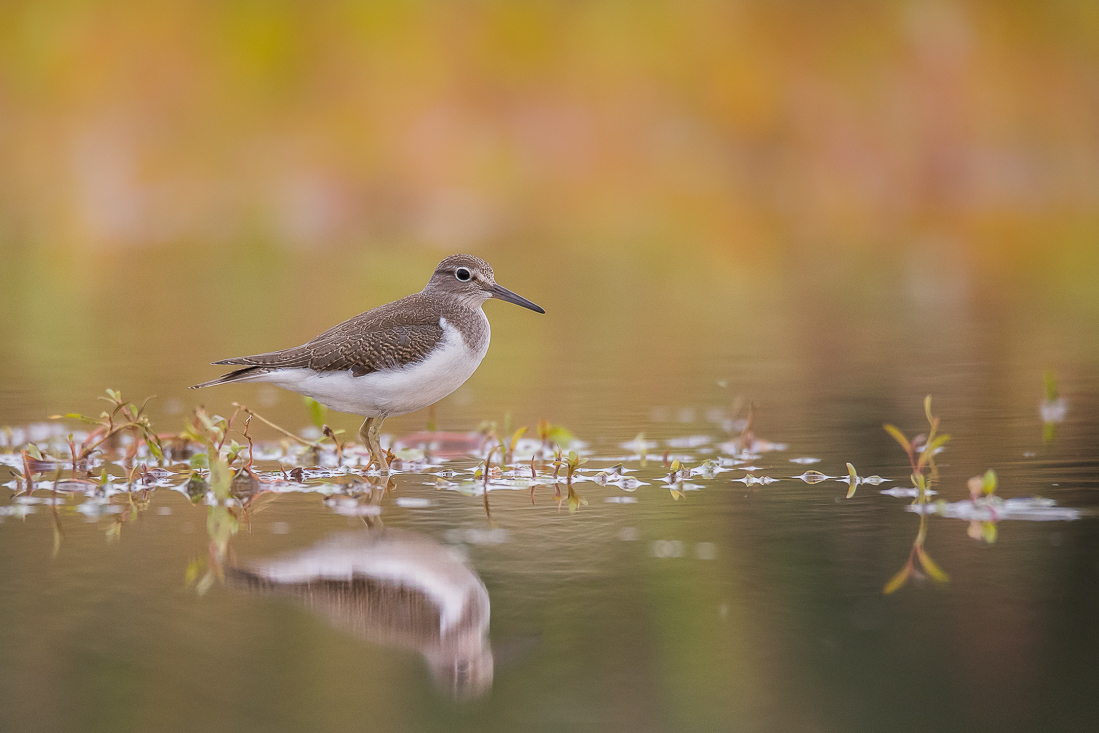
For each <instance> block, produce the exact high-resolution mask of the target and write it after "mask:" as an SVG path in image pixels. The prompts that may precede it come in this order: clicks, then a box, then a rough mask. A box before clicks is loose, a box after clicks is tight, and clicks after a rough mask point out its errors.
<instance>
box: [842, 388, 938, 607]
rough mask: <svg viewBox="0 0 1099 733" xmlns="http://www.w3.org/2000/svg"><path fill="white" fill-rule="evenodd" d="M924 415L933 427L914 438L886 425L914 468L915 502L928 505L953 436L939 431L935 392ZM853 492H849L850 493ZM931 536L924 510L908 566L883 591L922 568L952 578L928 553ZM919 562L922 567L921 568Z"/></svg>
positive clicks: (925, 404) (935, 576)
mask: <svg viewBox="0 0 1099 733" xmlns="http://www.w3.org/2000/svg"><path fill="white" fill-rule="evenodd" d="M923 409H924V415H925V416H926V417H927V422H928V425H929V426H930V430H929V431H928V433H927V435H917V436H916V437H915V438H913V439H912V440H909V439H908V438H907V437H906V436H905V434H904V433H902V432H901V431H900V430H899V429H898V428H896V427H895V426H893V425H888V424H887V425H884V426H883V427H884V428H885V431H886V432H887V433H889V435H891V436H892V437H893V439H894V440H896V441H897V443H898V444H899V445H900V446H901V448H903V449H904V452H905V454H906V455H907V456H908V463H909V467H910V468H911V469H912V474H911V477H910V478H911V480H912V485H913V486H915V488H916V490H917V491H918V494H917V496H916V499H915V501H914V502H913V503H914V504H918V505H924V504H927V503H928V500H929V489H930V487H931V483H932V482H933V481H936V480H938V475H939V474H938V469H937V467H936V466H935V453H936V451H938V450H940V449H941V448H942V447H943V446H944V445H946V443H947V441H949V440H950V436H949V435H946V434H942V435H940V434H938V430H939V418H937V417H935V416H934V415H932V414H931V395H928V396H927V397H926V398H924V401H923ZM847 467H848V471H849V472H850V473H851V492H853V490H854V485H855V481H854V479H855V475H854V468H853V467H852V466H851V464H850V463H849V464H847ZM851 492H849V495H850V493H851ZM926 539H927V514H926V513H921V514H920V526H919V529H918V530H917V532H916V539H915V540H914V541H913V542H912V549H911V550H910V551H909V553H908V561H907V562H905V564H904V567H902V568H901V570H900V572H898V573H897V574H896V575H894V576H893V578H892V579H891V580H890V581H889V582H888V583H886V584H885V587H884V588H883V589H882V592H883V593H885V594H886V595H888V594H890V593H893V592H894V591H896V590H898V589H899V588H901V587H902V586H903V585H904V584H905V583H907V582H908V580H909V578H912V577H922V573H921V572H920V569H921V568H922V570H923V573H926V574H927V575H928V576H929V577H931V579H932V580H935V581H936V582H939V583H945V582H947V581H949V580H950V576H948V575H947V574H946V573H945V572H943V570H942V568H940V567H939V566H938V565H937V564H936V563H935V561H934V560H932V559H931V556H930V555H928V554H927V551H926V550H925V549H924V542H925V540H926ZM917 564H918V565H919V567H918V568H917Z"/></svg>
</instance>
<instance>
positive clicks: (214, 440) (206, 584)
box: [184, 407, 251, 594]
mask: <svg viewBox="0 0 1099 733" xmlns="http://www.w3.org/2000/svg"><path fill="white" fill-rule="evenodd" d="M242 409H243V408H240V407H238V408H237V410H236V411H235V412H234V413H233V415H232V416H231V417H230V418H229V419H228V420H226V419H225V418H224V417H221V416H220V415H213V416H211V415H208V414H207V413H206V410H204V409H202V408H201V407H200V408H198V409H196V410H195V416H194V420H192V421H191V422H190V423H189V424H188V426H187V428H186V429H185V430H184V434H185V435H186V437H187V438H188V439H190V440H193V441H194V442H196V443H201V444H203V445H204V446H205V447H206V454H205V461H202V460H201V459H199V456H200V455H201V454H198V455H196V456H195V457H194V459H192V461H193V463H203V462H204V463H206V465H207V467H208V468H209V472H210V473H209V480H208V481H207V483H206V488H208V489H209V491H210V492H211V493H212V494H213V501H212V502H211V504H210V507H209V509H208V511H207V516H206V531H207V533H208V534H209V535H210V553H209V557H208V558H207V560H206V562H205V563H203V562H202V561H195V562H192V563H191V565H190V566H189V567H188V568H187V575H186V581H187V584H188V585H191V584H194V585H195V589H196V590H197V591H198V593H199V594H203V593H205V592H206V591H208V590H209V589H210V587H211V586H212V585H213V584H214V581H215V580H224V577H225V576H224V567H225V559H226V558H227V557H228V554H229V540H230V539H232V537H233V535H235V534H236V533H237V529H238V528H239V522H238V519H237V515H236V511H235V510H234V507H233V506H232V505H231V503H232V502H231V493H232V486H233V471H232V464H233V463H234V462H236V461H238V460H240V458H241V454H242V453H243V451H244V448H245V446H242V445H240V444H238V443H237V442H236V441H235V440H232V441H229V429H230V428H231V427H232V425H233V421H234V420H236V417H237V415H238V414H239V413H240V412H241V411H242ZM227 441H228V443H229V444H228V445H226V442H227ZM249 442H250V441H249ZM250 452H251V451H249V453H250ZM195 459H199V460H198V461H195ZM250 463H251V460H249V464H250ZM249 471H250V469H249ZM191 481H192V482H196V483H197V482H198V481H201V477H200V476H199V474H198V469H197V468H195V469H194V470H193V471H192V474H191ZM196 498H197V497H196ZM203 568H205V571H206V572H205V573H204V574H203V575H202V577H201V578H199V577H198V574H199V573H200V572H201V571H202V570H203Z"/></svg>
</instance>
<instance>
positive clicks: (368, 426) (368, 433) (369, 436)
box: [359, 417, 389, 473]
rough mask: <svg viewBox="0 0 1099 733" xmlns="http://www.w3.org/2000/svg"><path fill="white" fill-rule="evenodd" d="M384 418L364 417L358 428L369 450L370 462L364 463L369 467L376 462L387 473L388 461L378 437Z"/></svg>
mask: <svg viewBox="0 0 1099 733" xmlns="http://www.w3.org/2000/svg"><path fill="white" fill-rule="evenodd" d="M384 419H385V418H381V417H368V418H366V420H365V421H364V422H363V424H362V427H361V428H359V437H360V438H361V439H362V441H363V444H364V445H365V446H366V449H367V450H368V451H370V463H368V464H366V467H367V468H370V467H371V466H373V465H375V464H376V465H377V466H378V469H379V470H381V472H382V473H389V462H388V461H386V460H385V453H384V452H383V451H382V444H381V441H380V440H379V438H378V435H379V433H380V432H381V428H382V421H383V420H384Z"/></svg>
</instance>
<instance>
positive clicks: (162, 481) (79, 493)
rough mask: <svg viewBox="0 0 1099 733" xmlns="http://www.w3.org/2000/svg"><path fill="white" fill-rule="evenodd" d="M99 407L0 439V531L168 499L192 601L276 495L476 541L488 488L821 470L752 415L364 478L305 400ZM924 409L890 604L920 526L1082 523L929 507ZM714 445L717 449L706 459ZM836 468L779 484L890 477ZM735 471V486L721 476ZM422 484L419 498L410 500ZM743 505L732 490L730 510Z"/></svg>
mask: <svg viewBox="0 0 1099 733" xmlns="http://www.w3.org/2000/svg"><path fill="white" fill-rule="evenodd" d="M1054 394H1055V393H1054ZM103 399H104V401H105V402H106V403H107V408H106V409H105V410H103V412H102V413H101V414H100V415H99V416H97V417H88V416H85V415H79V414H75V413H71V414H69V415H66V416H58V418H59V419H67V420H73V421H79V422H80V423H81V426H80V428H79V429H74V430H72V431H71V432H68V431H67V430H66V429H65V427H64V425H62V424H61V423H57V422H54V423H42V424H36V425H32V426H27V427H23V428H7V429H0V485H3V486H5V487H7V488H8V489H10V490H11V492H12V493H11V495H10V497H9V503H8V504H7V505H5V506H0V522H2V521H9V520H10V521H19V520H24V519H26V518H27V517H29V516H33V515H35V514H48V515H49V518H50V520H51V522H52V526H53V532H54V551H55V552H58V551H60V549H61V548H62V546H63V544H64V541H65V523H66V522H67V521H70V519H69V518H71V517H75V518H78V520H79V521H81V522H99V523H103V525H104V532H105V536H106V539H107V540H108V541H112V542H114V541H118V540H119V539H120V538H121V535H122V533H123V532H125V531H126V530H125V528H126V526H127V525H129V524H130V523H132V522H134V521H136V520H137V518H138V517H139V516H140V515H141V514H142V513H144V512H146V511H148V509H149V507H150V504H151V501H150V496H151V495H152V493H153V492H155V491H157V490H168V491H172V492H176V493H179V494H181V495H183V496H185V497H186V498H187V500H188V501H189V502H190V503H192V504H194V505H196V507H202V508H203V511H204V512H205V513H206V528H207V534H208V536H209V551H208V552H207V553H206V554H205V555H204V556H203V557H200V558H196V559H194V560H193V561H192V562H191V563H190V565H189V566H188V568H187V572H186V582H187V583H188V585H190V586H191V587H193V588H194V589H195V590H196V591H197V592H199V593H205V592H206V591H207V590H209V588H211V587H212V586H213V585H214V584H215V583H218V582H221V581H223V580H224V579H225V577H226V575H225V573H226V570H225V568H226V567H228V565H230V564H231V552H230V550H229V546H230V543H231V541H232V538H233V537H234V536H235V535H237V534H238V533H239V532H240V531H241V530H244V531H251V526H252V516H253V514H254V513H255V512H256V511H259V510H260V509H262V508H264V507H266V506H267V505H268V504H269V503H270V502H272V501H276V500H277V499H278V498H279V497H280V496H282V495H287V494H310V495H316V496H317V498H318V504H319V505H320V506H322V507H324V508H325V510H327V511H329V512H331V513H332V514H335V515H338V516H341V517H346V518H348V519H350V520H353V521H355V522H362V523H363V524H364V525H366V526H367V527H376V526H381V525H382V517H383V515H384V514H385V512H386V511H388V510H389V509H390V508H391V507H396V508H399V509H401V510H405V511H424V510H429V509H430V510H433V511H434V510H437V509H436V508H437V507H438V506H439V505H441V504H443V503H444V502H443V500H442V499H441V498H434V497H435V496H436V495H435V494H434V493H433V492H434V491H443V492H450V493H452V494H454V495H456V496H460V497H476V498H477V499H478V500H479V502H481V503H483V506H484V511H485V516H486V519H487V523H488V529H487V530H484V531H485V532H490V533H495V534H490V535H485V537H486V538H487V537H492V538H495V539H493V540H491V542H502V541H504V540H503V539H501V538H505V537H506V534H501V533H502V532H503V530H502V529H501V528H499V527H496V526H495V524H494V522H493V518H492V512H491V508H490V503H489V501H490V500H489V497H490V494H491V493H492V492H494V491H523V492H529V496H530V501H531V503H532V504H535V505H538V504H539V503H541V504H542V506H546V505H547V504H548V505H549V508H551V509H552V508H553V507H554V506H556V509H557V510H559V511H563V510H564V509H565V508H566V507H567V509H568V512H569V514H576V513H578V512H580V511H581V510H582V509H583V508H584V507H585V506H588V499H587V498H585V497H584V496H581V495H580V493H578V491H577V487H578V486H580V485H582V484H584V483H585V482H587V483H590V484H591V485H592V491H595V492H597V493H596V495H595V497H594V501H596V502H598V504H599V505H600V506H603V507H605V508H603V509H593V510H591V511H604V512H606V511H618V510H617V509H615V508H614V507H615V505H627V504H635V503H639V502H641V501H643V500H644V501H649V500H652V499H654V498H655V497H656V496H657V494H655V493H650V492H645V491H642V489H644V488H645V487H649V486H653V487H654V488H657V487H660V488H666V489H667V490H668V492H669V493H668V496H670V498H671V499H672V500H674V501H679V500H680V499H683V498H684V497H685V496H686V493H687V492H691V491H721V490H726V491H728V490H729V489H730V488H732V486H733V485H734V484H737V483H739V484H742V485H743V486H745V487H748V488H751V489H762V488H763V487H767V486H770V485H773V484H776V483H779V482H780V481H782V478H779V477H776V476H773V475H769V474H771V473H773V472H774V471H775V470H776V469H778V470H781V466H782V465H788V464H789V463H793V464H799V465H812V464H816V463H821V462H822V461H821V460H820V459H817V458H811V457H805V456H803V457H800V458H792V459H791V458H787V459H785V460H783V461H782V462H781V463H777V462H776V461H775V460H768V458H769V454H770V453H772V452H778V451H780V450H783V449H785V448H786V446H785V445H783V444H780V443H773V442H770V441H762V440H760V439H758V438H756V437H755V436H754V434H753V431H752V426H753V424H754V422H755V416H756V412H755V409H754V407H752V408H749V410H748V417H747V419H746V420H744V421H743V422H742V423H741V424H739V428H740V435H739V436H738V437H737V438H734V439H733V440H726V441H725V442H724V443H720V441H721V440H722V438H721V437H720V435H702V434H698V433H696V432H689V433H687V434H686V435H683V436H680V437H671V438H666V439H662V440H661V441H660V442H659V443H658V442H656V441H652V440H647V439H646V436H645V434H644V433H639V434H638V435H637V436H636V437H635V438H634V439H633V440H632V441H629V442H626V443H621V444H618V445H619V447H621V448H623V449H625V450H626V451H628V453H629V454H628V455H625V456H613V455H606V454H602V455H600V454H598V453H597V452H595V451H593V450H592V449H591V448H590V447H589V446H588V445H587V444H585V443H584V442H583V441H580V440H579V439H577V438H576V436H575V435H573V433H572V432H571V431H569V430H567V429H566V428H564V427H562V426H560V425H555V424H552V423H550V422H549V421H547V420H541V421H540V422H539V423H538V426H537V428H536V429H535V430H534V431H533V433H534V434H533V435H532V434H531V431H530V430H528V429H527V428H526V427H524V426H514V425H512V422H511V418H510V416H505V418H504V420H503V421H502V422H501V423H496V422H486V423H483V424H482V425H481V427H480V429H478V430H477V431H471V432H467V433H453V432H443V431H438V430H430V431H419V432H414V433H412V434H409V435H404V436H399V437H394V438H392V439H390V440H387V441H386V443H385V445H386V450H387V458H388V459H389V461H390V468H391V473H389V474H388V475H382V474H381V473H380V472H379V471H377V470H376V469H374V468H372V467H371V466H370V454H369V451H367V450H366V449H365V448H364V447H363V446H362V445H360V444H359V443H357V442H353V441H351V440H346V441H345V440H344V439H343V437H342V436H343V433H342V431H339V430H336V429H333V428H331V427H330V426H329V425H328V424H327V422H326V420H327V419H328V416H327V412H326V411H325V410H324V408H323V407H321V406H319V405H317V404H315V403H312V402H311V401H306V402H305V403H304V405H305V410H304V412H305V413H306V415H307V419H308V423H309V424H310V427H307V428H306V429H305V430H303V431H301V432H298V433H295V432H292V431H290V430H287V429H285V428H283V427H281V426H279V425H277V424H275V423H273V422H272V421H271V420H269V419H267V418H265V417H263V416H262V415H260V414H258V413H257V412H255V411H254V410H252V409H250V408H248V407H246V406H244V405H241V404H235V403H234V405H233V408H234V411H233V413H232V414H231V415H229V416H228V417H223V416H219V415H215V414H210V413H208V412H206V411H205V410H204V409H202V408H199V409H196V410H194V411H193V413H192V414H191V415H190V416H189V417H188V418H187V420H186V421H185V423H184V426H183V428H182V429H181V430H179V431H178V432H160V431H157V430H155V429H154V427H153V426H152V424H151V423H150V421H149V419H148V417H147V414H146V410H145V405H144V404H142V405H136V404H134V403H130V402H126V401H125V400H124V399H123V398H122V396H121V395H120V394H119V393H118V392H115V391H108V393H107V395H106V396H105V397H104V398H103ZM1057 399H1059V398H1057ZM924 413H925V416H926V419H927V425H928V429H927V431H926V432H925V434H922V435H917V436H916V437H914V438H912V439H909V438H908V437H907V436H906V435H905V434H904V433H903V432H901V431H900V430H899V429H898V428H896V427H894V426H892V425H886V426H884V428H885V430H886V432H887V433H888V434H889V435H890V436H892V437H893V439H894V440H895V441H896V442H897V444H898V445H899V446H900V447H901V448H902V450H903V451H904V454H905V456H906V457H907V459H908V464H909V465H908V468H909V483H910V486H894V487H892V488H887V489H885V490H883V491H881V492H880V493H881V494H884V495H886V496H890V497H901V498H908V499H911V500H913V503H912V505H911V506H909V507H908V511H910V512H913V513H916V514H918V515H919V518H920V525H919V528H918V531H917V534H916V538H915V540H914V541H913V544H912V549H911V551H910V553H909V558H908V561H907V562H906V563H905V566H904V567H903V568H902V569H901V571H900V572H898V573H897V574H896V575H895V576H894V577H893V578H892V579H891V580H890V581H889V583H887V584H886V586H885V592H887V593H892V592H894V591H896V590H897V589H899V588H901V587H902V586H904V585H905V584H906V583H907V582H908V581H909V580H910V579H911V578H913V577H915V578H921V577H930V578H931V579H933V580H936V581H939V582H945V581H946V580H947V579H948V576H947V574H946V573H945V572H944V571H943V570H942V569H941V568H940V567H939V566H938V565H937V564H936V563H935V562H934V561H933V560H932V559H931V558H930V556H929V555H928V554H927V551H926V549H925V543H926V538H927V532H928V520H929V518H930V517H933V516H941V517H946V518H955V519H962V520H965V521H967V522H969V527H968V530H967V532H968V533H969V535H970V536H972V537H974V538H975V539H979V540H981V541H984V542H988V543H992V542H994V541H995V540H996V529H997V526H996V525H997V523H998V522H999V521H1001V520H1004V519H1020V520H1033V521H1047V520H1062V521H1064V520H1072V519H1077V518H1079V517H1080V516H1081V512H1080V511H1079V510H1076V509H1068V508H1062V507H1057V506H1056V505H1055V504H1054V503H1053V502H1052V501H1051V500H1048V499H1041V498H1031V499H1006V500H1005V499H1001V498H1000V497H999V496H998V495H997V489H998V478H997V476H996V474H995V472H993V471H988V472H986V473H985V474H983V475H982V476H978V477H974V478H973V479H971V480H970V481H969V483H968V490H969V493H970V496H969V499H968V500H965V501H958V502H956V503H948V502H946V501H937V502H934V501H933V499H932V497H937V496H938V495H937V493H936V490H935V489H933V488H932V486H933V485H937V484H938V483H939V475H938V467H937V465H936V457H937V456H938V455H939V454H940V453H941V451H942V450H943V449H944V448H945V447H946V445H947V444H948V442H949V436H948V435H945V434H942V433H940V432H939V419H938V418H937V417H936V416H934V415H933V414H932V413H931V399H930V397H928V398H927V399H926V400H925V402H924ZM723 420H724V422H721V421H714V424H715V425H718V424H720V425H721V429H722V430H724V429H726V427H727V426H726V424H725V423H726V422H728V420H727V419H726V418H723ZM433 427H434V425H433ZM254 428H260V429H263V430H265V431H270V432H273V433H274V435H275V438H274V439H263V440H260V439H257V438H256V436H255V435H254V430H253V429H254ZM697 429H698V428H697V426H695V427H694V430H697ZM715 432H718V430H717V428H715ZM718 445H719V446H720V448H719V450H720V451H721V452H720V453H719V452H715V450H714V446H718ZM673 450H674V451H675V452H674V453H673ZM652 451H656V452H655V454H654V453H653V452H652ZM653 458H656V459H658V460H653ZM593 463H594V464H596V465H595V466H592V465H591V464H593ZM845 467H846V469H847V471H846V475H842V474H840V475H833V474H835V473H838V472H837V471H835V470H834V468H838V466H837V467H833V470H832V471H831V472H830V473H825V472H823V471H819V470H816V469H815V468H814V469H808V470H806V471H805V472H804V473H802V474H801V475H800V476H792V477H790V478H793V479H797V480H799V481H801V482H803V483H804V484H808V485H815V484H819V483H822V482H825V481H838V482H842V483H846V484H847V497H848V498H854V496H855V494H856V493H857V489H858V487H859V486H862V485H869V486H877V485H880V484H882V483H885V482H888V481H890V480H891V479H888V478H884V477H882V476H878V475H870V476H860V475H859V473H858V471H857V469H856V468H855V465H854V464H853V463H847V464H845ZM733 471H736V472H737V473H736V474H734V476H735V477H727V476H724V475H723V474H726V473H729V472H733ZM398 479H399V481H398ZM788 485H789V484H788ZM417 488H419V489H421V493H418V494H417V493H411V494H410V493H408V490H409V489H413V490H415V489H417ZM778 490H779V491H781V490H782V489H778ZM940 490H941V487H940ZM423 491H427V492H432V493H427V494H424V493H422V492H423ZM585 493H587V492H585ZM659 494H660V495H662V494H663V492H662V491H661V492H659ZM744 496H747V494H745V493H744V492H741V491H735V492H730V493H729V497H730V499H734V500H736V499H739V498H741V497H744ZM540 497H541V499H542V501H541V502H540V501H539V498H540ZM546 498H551V501H549V502H547V501H546ZM663 499H664V500H667V497H663ZM158 509H160V510H165V509H167V510H169V511H170V508H168V507H158ZM270 531H271V532H273V533H276V534H282V533H286V532H289V531H291V527H290V525H289V524H287V523H286V522H279V523H272V524H271V525H270ZM469 531H470V532H472V531H473V530H469ZM470 536H471V537H472V536H473V535H470ZM466 541H467V542H469V543H473V544H476V543H477V542H478V541H483V542H490V540H488V539H482V540H477V541H474V540H472V539H470V540H466Z"/></svg>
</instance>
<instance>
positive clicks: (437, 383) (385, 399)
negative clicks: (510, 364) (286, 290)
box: [249, 319, 488, 417]
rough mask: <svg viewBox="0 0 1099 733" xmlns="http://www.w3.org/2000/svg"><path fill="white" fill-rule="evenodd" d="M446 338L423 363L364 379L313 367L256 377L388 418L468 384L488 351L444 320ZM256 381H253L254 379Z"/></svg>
mask: <svg viewBox="0 0 1099 733" xmlns="http://www.w3.org/2000/svg"><path fill="white" fill-rule="evenodd" d="M441 323H442V325H443V338H442V340H441V341H440V342H439V343H438V345H437V346H436V348H435V349H434V350H433V351H432V352H431V354H430V356H428V357H427V358H426V359H424V360H423V361H419V362H416V363H415V364H411V365H409V366H405V367H397V368H393V369H383V370H381V371H377V372H371V373H370V374H364V375H363V376H361V377H356V376H352V374H351V372H350V371H340V372H318V371H315V370H313V369H280V370H279V371H276V372H269V373H267V374H264V375H261V376H258V377H257V378H256V379H255V380H254V381H257V382H268V383H270V384H274V385H277V386H279V387H283V388H285V389H289V390H293V391H294V392H298V393H299V394H303V395H305V396H307V397H312V398H313V399H315V400H316V401H317V402H320V403H321V404H322V405H325V406H327V407H330V408H332V409H333V410H338V411H339V412H349V413H351V414H353V415H362V416H363V417H388V416H390V415H403V414H405V413H407V412H414V411H416V410H419V409H422V408H424V407H427V406H428V405H433V404H435V403H436V402H438V401H439V400H441V399H442V398H444V397H446V396H447V395H448V394H450V393H451V392H453V391H454V390H456V389H458V387H460V386H462V384H463V383H465V381H466V380H467V379H469V378H470V377H471V376H472V375H473V372H475V371H477V367H478V365H480V363H481V360H482V359H483V358H484V357H485V353H486V352H487V351H488V339H485V344H484V348H482V349H480V350H478V351H475V350H473V349H471V348H469V347H468V346H466V343H465V341H464V340H463V339H462V335H461V333H460V332H459V331H458V329H456V328H455V327H454V326H451V325H450V324H449V323H447V322H446V321H445V320H443V319H441ZM249 381H253V380H249Z"/></svg>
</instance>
